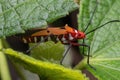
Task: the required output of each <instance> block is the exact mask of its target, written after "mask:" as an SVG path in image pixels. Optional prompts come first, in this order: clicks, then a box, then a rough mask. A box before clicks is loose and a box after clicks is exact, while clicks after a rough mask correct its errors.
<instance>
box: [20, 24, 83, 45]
mask: <svg viewBox="0 0 120 80" xmlns="http://www.w3.org/2000/svg"><path fill="white" fill-rule="evenodd" d="M47 36H48V37H47ZM46 37H47V38H46ZM83 38H85V34H84V33H83V32H81V31H78V30H76V29H73V28H71V27H69V26H68V25H65V26H64V28H51V27H50V28H47V29H42V30H39V31H37V32H34V33H33V34H31V35H30V36H24V37H22V41H23V42H24V43H36V42H39V41H42V42H43V41H48V40H52V41H54V42H57V41H61V42H62V43H63V44H67V43H69V42H71V41H74V40H77V39H83Z"/></svg>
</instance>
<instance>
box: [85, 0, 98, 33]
mask: <svg viewBox="0 0 120 80" xmlns="http://www.w3.org/2000/svg"><path fill="white" fill-rule="evenodd" d="M97 6H98V1H97V0H96V6H95V8H94V11H93V13H92V15H91V18H90V20H89V22H88V24H87V26H86V28H85V30H84V31H83V32H85V31H86V30H87V29H88V27H89V26H90V25H91V22H92V19H93V17H94V14H95V12H96V10H97Z"/></svg>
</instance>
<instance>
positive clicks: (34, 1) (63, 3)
mask: <svg viewBox="0 0 120 80" xmlns="http://www.w3.org/2000/svg"><path fill="white" fill-rule="evenodd" d="M77 8H78V6H77V4H76V3H74V2H73V0H0V37H5V36H10V35H14V34H17V33H23V32H25V30H28V29H31V28H37V27H42V26H46V25H47V24H48V23H51V22H53V21H55V20H56V19H58V18H61V17H63V16H65V15H67V14H69V12H70V11H73V10H75V9H77Z"/></svg>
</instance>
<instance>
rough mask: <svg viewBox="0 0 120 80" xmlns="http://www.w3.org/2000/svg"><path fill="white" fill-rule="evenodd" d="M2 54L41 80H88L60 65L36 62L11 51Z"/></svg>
mask: <svg viewBox="0 0 120 80" xmlns="http://www.w3.org/2000/svg"><path fill="white" fill-rule="evenodd" d="M4 52H5V53H6V55H8V56H9V57H11V58H12V60H13V61H15V63H18V64H20V65H22V66H24V68H26V69H28V70H30V71H32V72H34V73H37V74H38V75H39V76H40V78H41V80H88V78H86V77H85V75H84V74H82V73H81V72H80V71H79V70H72V69H68V68H64V67H63V66H61V65H57V64H53V63H49V62H43V61H40V60H36V59H34V58H32V57H30V56H27V55H25V54H23V53H20V52H16V51H13V50H12V49H6V50H4Z"/></svg>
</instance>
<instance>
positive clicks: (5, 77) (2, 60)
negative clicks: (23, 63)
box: [0, 39, 11, 80]
mask: <svg viewBox="0 0 120 80" xmlns="http://www.w3.org/2000/svg"><path fill="white" fill-rule="evenodd" d="M2 48H3V46H2V41H1V39H0V75H1V79H2V80H11V77H10V72H9V69H8V65H7V61H6V57H5V55H4V53H3V52H2V51H1V49H2Z"/></svg>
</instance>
